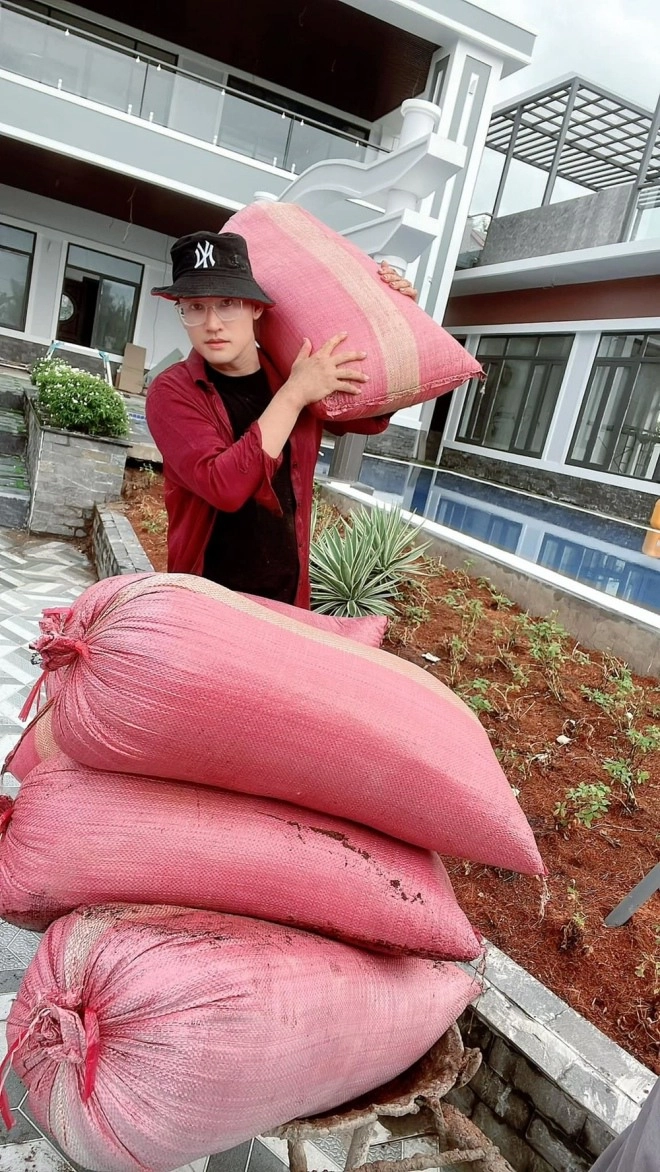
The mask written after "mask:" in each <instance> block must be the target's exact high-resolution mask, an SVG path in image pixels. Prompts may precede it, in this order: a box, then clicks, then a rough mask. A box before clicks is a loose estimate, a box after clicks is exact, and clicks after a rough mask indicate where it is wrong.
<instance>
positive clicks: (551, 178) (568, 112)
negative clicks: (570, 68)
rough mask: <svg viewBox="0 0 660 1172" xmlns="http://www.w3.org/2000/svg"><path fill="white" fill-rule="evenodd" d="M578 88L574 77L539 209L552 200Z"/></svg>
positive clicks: (578, 83)
mask: <svg viewBox="0 0 660 1172" xmlns="http://www.w3.org/2000/svg"><path fill="white" fill-rule="evenodd" d="M579 88H580V79H579V77H574V78H573V80H572V82H571V85H570V89H569V91H568V95H567V98H566V109H565V110H564V117H563V119H562V123H561V130H560V131H559V138H558V139H557V145H556V147H555V153H554V157H553V160H552V165H551V167H550V170H549V172H548V181H547V183H546V185H545V191H544V192H543V199H542V200H541V207H542V208H544V207H546V206H547V204H549V203H550V200H551V199H552V193H553V191H554V189H555V183H556V181H557V172H558V171H559V163H560V161H561V153H562V151H563V149H564V144H565V142H566V135H567V134H568V128H569V126H570V124H571V118H572V116H573V107H574V106H575V99H576V98H577V95H578V90H579Z"/></svg>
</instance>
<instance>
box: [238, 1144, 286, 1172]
mask: <svg viewBox="0 0 660 1172" xmlns="http://www.w3.org/2000/svg"><path fill="white" fill-rule="evenodd" d="M286 1167H287V1165H286V1164H283V1163H282V1161H281V1160H279V1159H278V1157H277V1156H275V1155H274V1154H273V1152H270V1151H269V1150H268V1148H267V1147H266V1145H265V1144H262V1143H261V1141H260V1140H258V1139H255V1141H254V1145H253V1148H252V1154H251V1156H250V1160H249V1163H248V1166H247V1172H283V1169H284V1168H286Z"/></svg>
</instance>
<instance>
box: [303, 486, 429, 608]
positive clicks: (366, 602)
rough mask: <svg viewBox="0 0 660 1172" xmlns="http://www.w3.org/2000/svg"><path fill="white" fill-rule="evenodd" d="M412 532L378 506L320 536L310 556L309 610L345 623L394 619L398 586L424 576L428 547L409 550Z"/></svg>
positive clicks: (395, 511) (399, 518) (394, 511)
mask: <svg viewBox="0 0 660 1172" xmlns="http://www.w3.org/2000/svg"><path fill="white" fill-rule="evenodd" d="M314 528H315V525H314ZM314 528H313V529H312V532H314ZM415 532H416V527H415V526H412V525H410V523H409V522H408V521H406V520H405V519H404V517H403V516H402V515H401V510H400V509H398V508H397V509H394V508H383V509H381V508H378V507H377V506H376V507H374V508H373V509H364V510H360V512H358V513H356V514H354V516H353V517H351V519H350V520H348V521H345V522H343V524H341V525H339V524H337V523H335V524H334V525H330V526H328V527H327V528H326V529H324V530H322V532H321V533H320V534H319V536H318V537H317V538H316V540H315V541H313V543H312V548H311V553H310V577H311V583H312V608H313V609H314V610H316V611H319V612H320V613H321V614H333V615H338V616H341V617H345V618H359V617H361V616H365V615H393V614H395V613H396V612H395V610H394V607H393V605H392V602H393V600H394V599H395V598H396V597H397V596H398V593H399V585H400V584H401V582H402V581H404V580H406V579H408V578H409V577H410V575H411V574H420V573H423V572H424V569H423V563H422V561H421V558H422V554H423V552H424V550H425V549H426V548H428V546H427V545H425V546H418V547H417V548H414V549H413V548H411V543H412V541H413V539H414V537H415Z"/></svg>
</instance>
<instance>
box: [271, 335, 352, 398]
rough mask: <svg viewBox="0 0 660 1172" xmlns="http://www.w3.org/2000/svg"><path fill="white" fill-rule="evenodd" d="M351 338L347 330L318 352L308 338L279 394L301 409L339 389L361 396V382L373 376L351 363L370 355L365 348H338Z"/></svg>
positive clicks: (345, 392) (331, 339)
mask: <svg viewBox="0 0 660 1172" xmlns="http://www.w3.org/2000/svg"><path fill="white" fill-rule="evenodd" d="M347 337H348V335H347V334H346V333H343V334H335V336H334V338H330V340H329V341H328V342H326V343H325V345H324V346H321V347H319V349H318V350H317V351H316V352H315V353H314V354H312V343H311V342H310V340H309V338H305V340H304V341H303V344H302V346H301V348H300V351H299V353H298V357H297V358H296V360H295V362H294V364H293V366H292V367H291V374H290V375H289V377H288V379H287V381H286V382H285V384H284V386H283V387H282V388H281V390H280V391H279V392H278V394H279V395H283V396H285V397H286V398H287V399H289V400H290V401H291V402H292V403H293V404H294V405H295V406H296V408H297V409H298V411H302V409H303V407H307V406H308V404H309V403H319V402H320V401H321V399H326V398H327V397H328V395H333V394H334V393H335V391H342V392H343V393H344V394H348V395H359V394H360V390H361V386H360V385H359V384H362V383H366V382H367V381H368V379H369V375H367V374H363V372H362V371H361V370H355V369H351V367H350V366H347V363H353V362H362V361H363V359H365V358H366V357H367V355H366V353H365V351H364V350H339V351H337V347H338V346H340V345H341V343H342V342H343V341H345V339H346V338H347ZM336 351H337V352H336ZM356 384H357V385H356Z"/></svg>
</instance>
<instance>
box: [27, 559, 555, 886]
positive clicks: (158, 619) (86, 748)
mask: <svg viewBox="0 0 660 1172" xmlns="http://www.w3.org/2000/svg"><path fill="white" fill-rule="evenodd" d="M40 648H41V654H42V658H43V662H44V664H45V666H46V668H51V669H56V670H57V669H59V668H61V667H62V666H64V665H65V664H69V670H68V671H67V673H66V675H65V677H64V681H63V684H62V687H61V689H60V691H59V692H58V694H57V695H56V696H55V698H54V700H53V702H52V730H53V735H54V738H55V741H56V742H57V744H58V745H59V747H60V749H61V750H62V751H63V752H64V753H66V754H67V755H68V756H69V757H71V758H73V759H74V760H75V761H80V762H82V763H83V764H84V765H88V766H90V767H91V768H96V769H109V770H111V771H113V772H114V771H116V772H122V773H139V774H142V775H144V776H155V777H163V778H173V779H175V780H181V781H193V782H197V783H201V784H204V785H216V786H220V787H222V788H225V789H237V790H240V791H242V792H244V793H253V794H257V795H259V796H264V797H275V798H278V799H280V800H283V801H291V802H294V803H295V804H296V805H300V806H305V807H307V808H308V809H317V810H322V811H324V812H325V813H328V814H333V815H336V816H338V817H342V818H349V819H350V820H351V821H354V822H359V823H361V824H362V825H364V826H371V827H373V828H374V829H376V830H381V831H383V832H384V833H385V834H390V835H392V837H394V838H400V839H402V840H403V841H404V842H411V843H413V844H414V845H417V846H423V847H426V848H428V849H430V850H437V851H438V852H439V853H440V854H448V855H454V856H459V857H465V858H468V859H471V860H473V861H475V862H480V863H490V864H492V865H493V866H499V867H506V868H508V869H510V870H520V871H524V872H530V873H534V874H535V873H538V872H540V871H542V869H543V867H542V863H541V860H540V858H539V854H538V851H537V848H536V844H535V842H534V837H533V835H532V833H531V830H530V828H529V825H528V823H527V821H526V819H525V817H524V814H523V813H522V810H521V809H520V806H519V805H518V803H517V801H516V799H515V797H514V795H513V792H512V790H511V787H510V786H509V784H508V782H507V780H506V778H505V777H504V774H503V773H502V770H501V768H500V765H499V762H498V761H497V758H496V756H495V754H494V752H493V749H492V747H491V745H490V741H489V739H488V736H487V734H486V732H485V730H484V729H483V728H482V726H481V725H480V723H479V721H478V720H477V719H476V717H475V716H474V714H473V713H472V712H471V711H470V710H469V709H468V708H467V706H466V705H465V704H463V703H462V701H461V700H459V699H458V698H457V697H456V696H455V695H454V694H453V693H452V692H450V691H449V689H447V688H445V687H444V686H443V685H442V684H440V683H439V682H438V681H437V680H436V679H434V678H433V677H432V676H431V675H430V674H429V673H427V672H424V671H423V670H422V669H421V668H418V667H416V666H414V665H412V664H410V663H408V662H406V661H404V660H402V659H400V658H398V657H397V656H394V655H389V654H387V653H386V652H383V651H379V650H375V649H373V648H370V647H363V646H360V645H358V644H356V643H354V642H353V640H350V639H342V638H338V637H336V636H334V635H328V634H326V633H325V632H322V631H318V630H315V629H313V628H311V627H308V626H303V625H302V624H301V623H298V622H295V621H294V620H290V619H287V618H285V617H283V616H281V615H279V614H275V613H273V612H271V611H268V610H267V609H266V608H265V607H263V606H258V605H257V604H255V603H252V602H250V601H249V600H248V599H245V598H242V597H241V596H239V595H236V594H232V593H230V592H229V591H226V590H223V589H222V587H219V586H214V585H212V584H211V583H208V582H206V581H205V580H204V579H202V578H195V577H189V576H187V575H171V574H170V575H165V574H152V575H149V576H147V577H138V578H137V579H136V580H134V581H131V580H130V579H129V578H117V579H106V580H105V581H103V582H99V583H97V584H96V585H95V586H92V587H90V588H89V589H88V590H87V591H86V592H85V593H84V594H83V595H82V596H81V598H80V599H79V600H78V601H77V602H76V604H75V605H74V607H73V610H72V612H71V613H70V615H69V617H68V618H67V620H66V621H65V622H64V624H63V627H62V632H61V634H60V635H59V636H58V635H54V636H53V635H51V636H48V637H45V638H44V640H43V641H42V644H41V645H40Z"/></svg>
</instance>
